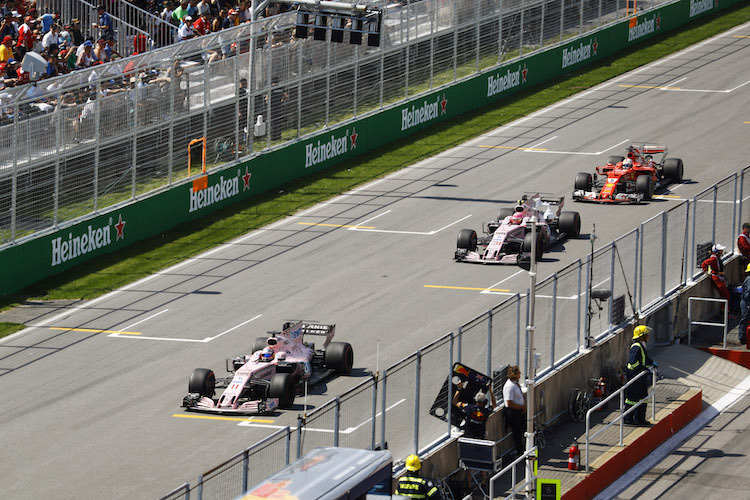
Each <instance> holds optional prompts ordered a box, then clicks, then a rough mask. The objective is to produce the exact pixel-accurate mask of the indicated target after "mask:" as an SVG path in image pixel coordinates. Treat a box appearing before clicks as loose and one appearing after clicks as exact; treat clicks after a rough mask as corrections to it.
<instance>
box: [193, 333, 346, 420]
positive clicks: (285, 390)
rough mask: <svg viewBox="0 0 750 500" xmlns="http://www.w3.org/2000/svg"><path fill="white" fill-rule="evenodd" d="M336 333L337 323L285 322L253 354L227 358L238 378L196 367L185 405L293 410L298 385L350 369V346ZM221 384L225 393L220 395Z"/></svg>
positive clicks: (226, 410)
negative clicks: (314, 340)
mask: <svg viewBox="0 0 750 500" xmlns="http://www.w3.org/2000/svg"><path fill="white" fill-rule="evenodd" d="M335 331H336V325H323V324H319V323H310V322H302V321H296V322H288V323H285V324H284V329H283V331H281V332H268V333H269V336H267V337H258V338H257V339H256V340H255V345H254V346H253V353H252V354H249V355H246V356H238V357H236V358H229V359H227V360H226V368H227V372H229V373H233V374H234V376H232V377H226V378H220V379H217V378H216V376H215V375H214V372H213V371H211V370H209V369H207V368H196V369H195V370H193V373H192V375H190V380H189V382H188V395H187V396H185V397H184V398H183V400H182V406H183V407H184V408H185V409H186V410H188V411H198V412H204V413H220V414H239V415H251V414H259V413H268V412H271V411H274V410H275V409H276V408H289V407H291V406H292V405H293V404H294V398H295V396H296V393H297V386H298V384H301V383H304V382H307V383H308V384H315V383H317V382H320V381H321V380H323V379H324V378H326V377H328V376H329V375H331V374H333V373H341V374H349V373H350V372H351V371H352V365H353V363H354V351H353V350H352V346H351V345H349V344H348V343H346V342H331V339H333V335H334V333H335ZM311 336H316V337H321V338H322V339H323V341H322V343H323V345H322V348H321V349H316V348H315V344H314V343H312V342H309V341H308V338H309V337H311ZM218 388H224V392H223V393H222V394H221V396H219V398H218V399H216V398H214V394H215V390H216V389H218Z"/></svg>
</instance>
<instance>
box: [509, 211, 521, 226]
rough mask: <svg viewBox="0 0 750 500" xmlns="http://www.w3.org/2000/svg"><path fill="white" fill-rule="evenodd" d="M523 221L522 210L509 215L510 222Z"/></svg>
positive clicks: (518, 222) (517, 222)
mask: <svg viewBox="0 0 750 500" xmlns="http://www.w3.org/2000/svg"><path fill="white" fill-rule="evenodd" d="M521 222H523V213H522V212H514V213H513V215H511V216H510V223H511V224H520V223H521Z"/></svg>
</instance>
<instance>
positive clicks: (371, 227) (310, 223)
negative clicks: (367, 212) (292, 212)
mask: <svg viewBox="0 0 750 500" xmlns="http://www.w3.org/2000/svg"><path fill="white" fill-rule="evenodd" d="M297 224H302V225H303V226H326V227H353V228H355V229H375V226H347V225H346V224H320V223H318V222H298V223H297Z"/></svg>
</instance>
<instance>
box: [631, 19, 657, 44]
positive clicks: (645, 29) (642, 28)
mask: <svg viewBox="0 0 750 500" xmlns="http://www.w3.org/2000/svg"><path fill="white" fill-rule="evenodd" d="M657 15H658V14H654V15H653V16H652V17H651V18H650V19H644V20H643V21H642V22H641V20H640V19H638V18H637V17H634V18H633V19H631V20H630V27H629V28H628V42H632V41H633V40H637V39H639V38H642V37H644V36H646V35H650V34H651V33H653V32H654V31H656V30H658V29H659V24H661V18H660V17H657Z"/></svg>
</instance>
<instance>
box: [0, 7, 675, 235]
mask: <svg viewBox="0 0 750 500" xmlns="http://www.w3.org/2000/svg"><path fill="white" fill-rule="evenodd" d="M662 3H666V2H641V3H639V6H640V7H641V8H650V7H653V6H654V5H660V4H662ZM118 4H126V2H118ZM81 5H84V4H81ZM370 5H371V6H372V7H375V8H380V9H382V16H383V17H382V19H383V21H382V24H381V39H380V46H378V47H370V46H368V45H367V44H366V43H364V42H363V44H362V45H356V44H351V43H349V42H350V34H349V32H346V33H345V35H344V39H343V41H342V43H336V42H332V41H331V36H330V34H329V33H328V32H327V33H328V34H327V35H326V40H325V41H319V40H314V37H312V36H311V37H308V38H306V39H298V38H295V37H294V36H293V32H294V27H295V22H296V12H287V13H284V14H280V15H277V16H273V17H270V18H265V19H260V20H257V21H255V22H253V23H246V24H242V25H240V26H237V27H235V28H231V29H227V30H221V31H219V32H216V33H211V34H208V35H205V36H201V37H197V38H193V39H190V40H185V41H182V42H178V43H173V44H170V45H166V46H164V47H161V48H156V49H153V50H150V51H147V52H145V53H141V54H137V55H133V56H131V57H127V58H124V59H120V60H118V61H115V62H112V63H108V64H104V65H100V66H96V67H93V68H88V69H84V70H79V71H74V72H73V73H70V74H66V75H61V76H58V77H55V78H51V79H47V80H41V81H39V82H37V83H35V84H34V85H25V86H20V87H14V88H7V89H4V91H3V93H2V94H0V144H1V145H2V146H3V147H0V180H1V181H2V182H0V214H2V215H1V216H0V250H2V249H3V248H4V247H8V246H9V245H13V244H20V243H23V242H24V241H28V240H30V239H33V238H38V237H40V236H41V235H44V234H46V233H48V232H50V231H52V230H56V229H59V228H61V227H66V226H68V225H71V224H73V223H75V222H78V221H81V220H85V219H86V218H89V217H91V216H92V215H94V214H96V213H98V212H101V211H102V210H104V209H106V208H107V207H113V206H123V205H126V204H129V203H132V202H134V201H136V200H137V199H141V198H142V197H144V196H147V195H149V194H152V193H155V192H158V191H159V190H163V189H165V188H167V187H170V186H172V185H174V184H175V183H178V182H183V181H184V180H185V179H187V178H188V176H189V174H188V171H189V169H188V165H187V163H188V145H189V143H190V142H191V141H192V140H193V139H195V138H198V137H204V138H205V139H206V150H207V151H206V153H207V154H206V164H207V165H206V166H207V169H208V170H209V171H210V170H211V169H215V168H219V167H221V166H225V165H227V164H228V163H231V162H239V161H241V160H242V161H245V160H248V159H251V158H253V157H254V156H256V155H259V154H262V153H263V152H265V151H269V150H271V149H277V148H280V147H283V146H285V145H289V144H291V143H294V142H298V141H301V140H304V139H305V138H306V137H310V136H313V135H315V134H317V133H320V132H321V131H323V130H326V129H329V128H331V127H334V126H337V125H340V124H343V123H346V122H349V121H352V120H355V119H357V118H360V117H362V116H363V115H368V114H373V113H376V112H378V111H380V110H382V109H384V108H388V107H392V106H396V105H398V104H399V103H403V102H405V101H406V100H407V99H413V98H414V97H416V96H419V95H422V94H426V93H429V92H430V91H431V90H433V89H435V88H437V87H440V86H443V85H446V84H449V83H451V82H455V81H457V80H459V79H463V78H467V77H470V76H473V75H476V74H478V73H480V72H483V71H487V70H489V69H491V68H493V67H496V66H497V65H498V64H500V63H503V62H507V61H509V60H512V59H515V58H518V57H519V56H523V55H527V54H531V53H534V52H536V51H539V50H540V49H543V48H545V47H547V46H549V45H554V44H558V43H560V42H562V41H564V40H567V39H569V38H571V37H573V36H576V35H578V34H580V33H583V32H587V31H590V30H593V29H596V28H599V27H601V26H603V25H606V24H609V23H612V22H614V21H617V20H621V19H622V18H623V17H625V16H626V12H627V9H626V2H625V1H624V0H599V1H598V2H592V1H590V0H529V1H520V0H502V1H494V2H476V1H474V0H422V1H419V2H406V3H404V4H394V3H385V2H379V3H378V2H375V3H370ZM43 6H50V7H51V8H53V9H55V8H57V9H62V4H57V3H55V2H53V1H52V0H49V1H48V2H47V3H45V4H44V5H43ZM92 7H93V6H92ZM123 8H125V7H123ZM88 9H89V10H90V12H89V10H87V12H89V14H87V15H88V17H83V16H84V14H76V15H80V16H82V17H83V18H82V19H81V21H82V22H85V23H88V25H89V26H90V23H91V22H93V17H92V16H93V14H91V12H94V10H92V9H91V8H90V7H89V8H88ZM115 14H116V13H115ZM70 15H73V14H72V12H67V11H66V13H64V16H68V17H69V16H70ZM122 15H123V16H124V18H125V20H127V19H130V18H133V19H136V18H138V16H137V15H136V14H132V13H128V14H125V13H123V14H122ZM118 19H119V18H118ZM125 20H123V21H122V23H123V26H125V25H126V24H127V23H126V21H125ZM138 22H141V21H138ZM154 22H155V23H156V24H159V23H158V22H157V21H154ZM128 29H129V28H128ZM133 29H134V30H135V31H133V32H132V33H130V32H129V31H127V30H126V29H125V28H124V27H123V28H121V29H120V28H118V29H117V30H116V31H117V32H118V33H128V34H127V36H128V37H132V36H135V34H137V33H140V31H142V30H140V28H138V27H137V26H136V27H134V28H133ZM329 31H330V30H329ZM118 36H119V35H118ZM154 36H155V35H154ZM120 43H121V45H125V46H127V45H128V44H129V43H130V42H128V41H127V40H123V41H121V42H120ZM120 48H121V49H122V46H121V47H120ZM259 118H260V119H261V120H262V121H263V122H264V123H265V125H266V130H265V133H264V132H263V131H262V127H259V128H258V130H257V134H256V129H255V127H254V125H255V124H256V122H257V121H258V119H259Z"/></svg>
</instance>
